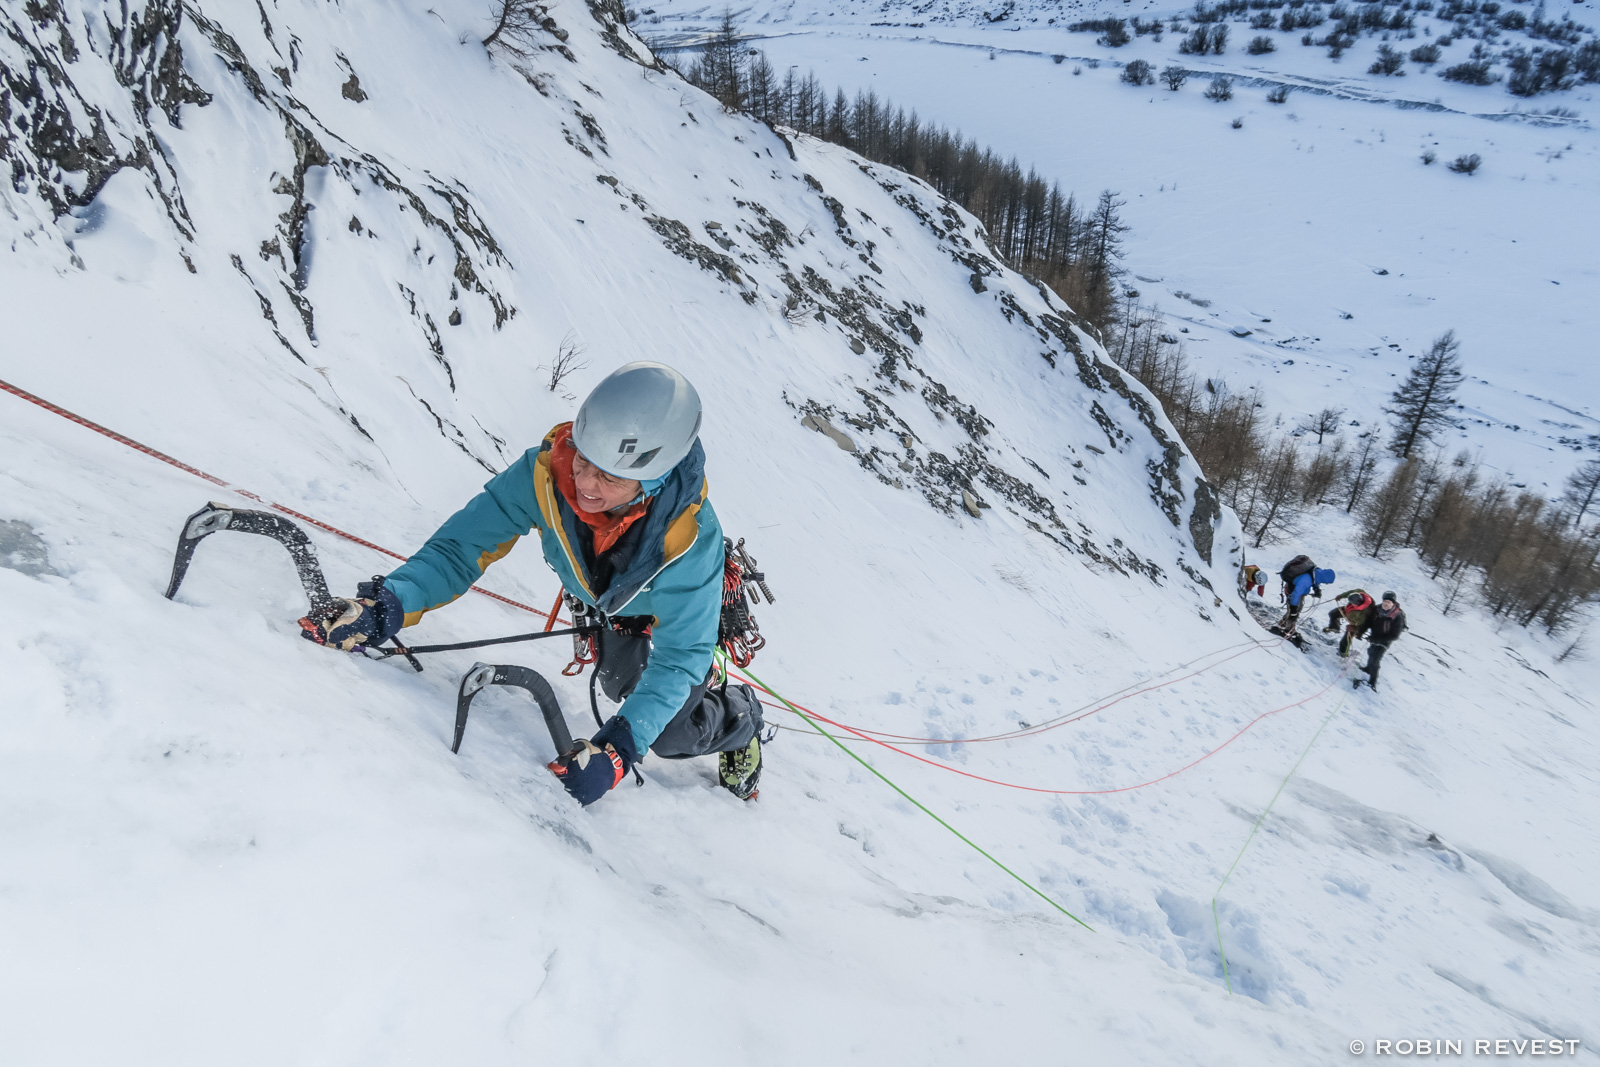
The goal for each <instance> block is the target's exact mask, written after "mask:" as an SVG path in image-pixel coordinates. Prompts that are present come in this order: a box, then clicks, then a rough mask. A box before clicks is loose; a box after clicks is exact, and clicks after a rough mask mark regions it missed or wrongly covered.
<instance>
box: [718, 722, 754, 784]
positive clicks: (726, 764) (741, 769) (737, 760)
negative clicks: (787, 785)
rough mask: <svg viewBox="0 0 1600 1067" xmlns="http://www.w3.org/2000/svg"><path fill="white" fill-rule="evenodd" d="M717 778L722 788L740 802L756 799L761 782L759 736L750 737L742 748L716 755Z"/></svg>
mask: <svg viewBox="0 0 1600 1067" xmlns="http://www.w3.org/2000/svg"><path fill="white" fill-rule="evenodd" d="M717 776H718V778H720V779H721V781H722V788H724V789H726V790H727V791H728V792H730V793H732V794H733V795H734V796H736V797H738V798H739V799H740V800H754V799H756V797H757V795H758V794H759V793H760V790H759V789H758V788H757V786H758V784H759V783H760V781H761V736H760V735H759V734H757V735H756V736H755V737H752V738H751V739H750V743H749V744H748V745H746V746H745V747H744V748H740V749H735V750H734V751H732V752H719V753H717Z"/></svg>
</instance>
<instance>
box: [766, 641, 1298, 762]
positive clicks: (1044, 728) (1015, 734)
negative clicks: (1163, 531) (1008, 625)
mask: <svg viewBox="0 0 1600 1067" xmlns="http://www.w3.org/2000/svg"><path fill="white" fill-rule="evenodd" d="M1282 643H1283V642H1282V641H1278V642H1267V643H1252V644H1251V646H1250V647H1249V648H1246V649H1244V650H1242V651H1239V652H1235V653H1234V654H1233V655H1231V656H1226V657H1224V658H1223V659H1219V660H1217V662H1215V663H1213V664H1210V665H1209V666H1205V667H1201V668H1200V669H1199V670H1196V671H1190V672H1189V673H1188V674H1184V675H1180V676H1178V677H1177V678H1169V679H1167V680H1166V681H1164V682H1157V683H1156V684H1154V685H1147V686H1145V687H1144V688H1142V689H1135V690H1133V691H1132V692H1127V693H1123V694H1122V695H1121V696H1117V697H1113V698H1111V699H1108V700H1107V701H1106V702H1105V703H1104V704H1101V705H1100V706H1099V707H1095V708H1091V709H1089V710H1088V711H1084V712H1081V713H1079V714H1068V715H1065V716H1063V717H1061V718H1059V719H1054V720H1051V721H1050V722H1044V723H1040V724H1039V725H1038V726H1030V727H1027V728H1026V729H1022V730H1012V731H1011V732H1009V733H1003V734H990V735H989V736H987V737H915V736H909V735H906V734H891V733H886V732H884V731H883V730H867V729H863V730H862V731H861V732H862V733H864V734H871V735H872V736H874V737H886V738H888V739H889V740H891V741H901V742H904V743H906V744H916V745H976V744H981V743H983V742H987V741H1014V740H1016V739H1017V738H1020V737H1032V736H1034V735H1035V734H1042V733H1046V732H1048V731H1050V730H1054V729H1056V728H1058V727H1061V726H1066V725H1068V724H1069V723H1075V722H1078V721H1079V720H1082V719H1087V718H1088V717H1089V716H1091V715H1098V714H1099V713H1100V712H1102V711H1105V710H1106V709H1107V708H1109V707H1112V706H1114V705H1116V704H1120V703H1122V702H1123V701H1124V700H1129V699H1131V698H1133V697H1136V696H1139V695H1140V694H1142V693H1153V692H1155V691H1156V690H1157V689H1165V688H1166V687H1167V686H1169V685H1177V684H1178V683H1179V682H1183V681H1188V680H1189V679H1190V678H1195V677H1198V676H1200V675H1202V674H1204V673H1206V672H1207V671H1210V670H1214V669H1216V668H1217V667H1220V666H1222V665H1223V664H1224V663H1227V662H1228V661H1229V660H1235V659H1238V658H1239V657H1240V656H1244V655H1248V654H1249V653H1251V652H1255V651H1257V650H1259V649H1264V648H1276V647H1277V646H1278V645H1281V644H1282ZM1221 651H1225V650H1221ZM1210 654H1211V655H1215V654H1216V653H1214V652H1213V653H1210ZM1198 658H1202V659H1203V658H1204V657H1198ZM1190 662H1191V663H1192V662H1194V660H1190ZM741 666H742V665H741ZM763 703H764V702H763ZM771 706H773V707H778V706H780V705H771ZM798 706H799V705H796V707H798ZM808 714H809V713H808Z"/></svg>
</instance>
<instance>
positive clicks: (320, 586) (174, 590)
mask: <svg viewBox="0 0 1600 1067" xmlns="http://www.w3.org/2000/svg"><path fill="white" fill-rule="evenodd" d="M222 530H232V531H234V532H235V533H250V534H260V535H261V536H263V537H270V538H272V539H273V540H274V541H276V542H278V543H279V544H280V545H282V546H283V547H284V548H286V549H288V550H289V556H290V558H291V559H293V560H294V569H295V573H296V574H298V575H299V576H300V585H301V586H302V587H303V588H304V589H305V591H306V598H307V599H308V600H310V602H311V610H310V611H308V612H307V615H308V616H309V617H311V618H321V617H324V616H326V615H328V614H329V613H334V614H337V612H338V610H339V609H338V608H337V607H335V601H334V598H333V597H332V596H331V595H330V594H329V593H328V582H327V580H326V579H325V578H323V576H322V564H321V563H319V562H317V549H316V546H315V545H313V544H312V543H311V539H310V538H308V537H307V536H306V533H305V531H304V530H302V529H300V527H298V526H296V525H295V524H294V523H292V522H290V521H289V520H288V519H285V518H280V517H279V516H277V515H273V514H272V513H270V512H266V511H250V510H247V509H244V508H230V507H228V506H226V505H224V504H218V503H216V502H215V501H213V502H212V503H209V504H207V505H206V506H205V507H203V508H201V509H200V510H199V511H197V512H195V513H194V514H193V515H190V516H189V517H188V519H186V520H185V521H184V524H183V532H182V533H180V534H179V535H178V551H177V554H176V555H175V556H174V557H173V559H172V580H171V581H169V582H168V583H167V593H166V597H167V599H168V600H171V599H172V598H173V597H175V596H177V595H178V586H180V585H182V584H183V576H184V575H185V574H186V573H188V570H189V561H190V560H191V559H192V558H194V550H195V548H196V547H197V546H198V545H199V544H200V542H201V541H203V540H205V539H206V538H207V537H209V536H211V535H212V534H214V533H218V532H220V531H222Z"/></svg>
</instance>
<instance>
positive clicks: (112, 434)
mask: <svg viewBox="0 0 1600 1067" xmlns="http://www.w3.org/2000/svg"><path fill="white" fill-rule="evenodd" d="M0 390H4V391H5V392H8V393H10V394H11V395H12V396H15V397H20V398H21V399H23V400H26V401H28V403H30V404H36V405H38V406H39V407H41V408H44V409H45V410H46V411H48V412H51V413H52V414H55V415H60V416H61V417H62V418H64V419H66V420H68V421H69V422H75V423H77V424H78V425H79V426H83V427H87V428H88V429H91V430H93V431H94V432H95V433H98V434H101V435H103V436H105V437H109V438H111V439H112V440H113V441H115V442H117V443H118V444H122V445H127V446H128V447H129V448H131V449H133V450H134V451H136V452H143V453H144V454H145V455H147V456H153V457H155V458H156V459H159V460H160V461H161V462H163V463H166V464H169V465H170V466H173V467H176V468H178V469H179V470H181V471H187V472H188V473H190V474H192V475H194V476H195V477H196V478H204V479H205V480H206V481H208V482H210V483H211V484H212V485H219V486H221V487H222V488H224V489H231V490H233V491H234V492H235V493H238V494H239V495H240V496H243V497H248V498H249V499H251V500H254V501H257V502H259V503H262V504H266V505H267V506H268V507H270V508H272V509H273V510H274V511H281V512H283V513H284V514H285V515H292V516H294V517H295V518H297V519H299V520H301V521H302V522H309V523H310V524H311V525H313V526H315V527H317V528H318V529H319V530H326V531H328V532H329V533H331V534H336V535H338V536H339V537H342V538H344V539H345V540H346V541H350V542H352V543H354V544H358V545H361V546H362V547H363V548H370V549H372V550H373V551H375V552H381V553H383V554H384V555H385V556H390V557H392V558H394V559H397V560H400V561H401V562H405V559H406V557H405V556H402V555H401V554H400V553H398V552H393V551H390V550H389V549H387V548H384V547H383V546H382V545H377V544H373V543H372V542H371V541H368V540H365V539H364V538H360V537H357V536H356V535H355V534H352V533H346V532H345V531H344V530H341V529H339V528H338V527H337V526H331V525H329V524H328V523H325V522H323V521H322V520H321V519H314V518H312V517H311V516H310V515H304V514H301V513H300V512H298V511H295V510H294V509H293V508H287V507H284V506H283V505H282V504H276V503H273V502H272V501H270V500H264V499H262V498H261V497H259V496H257V495H256V494H254V493H252V492H250V491H249V490H246V489H240V488H239V487H238V486H236V485H233V484H231V483H229V482H225V481H223V480H222V479H221V478H218V477H217V476H216V475H214V474H207V473H206V472H205V471H203V470H201V469H200V468H199V467H191V466H189V464H187V463H184V462H183V461H182V460H177V459H173V458H172V457H171V456H169V455H167V454H166V453H165V452H158V451H156V450H155V449H153V448H151V447H150V446H149V445H143V444H140V443H139V442H138V441H135V440H134V439H133V438H131V437H124V436H123V435H122V434H120V433H118V432H117V431H115V430H111V429H107V428H106V427H104V426H101V425H100V424H99V423H98V422H91V421H89V420H88V419H86V418H84V417H83V416H82V415H78V414H75V413H73V412H71V411H68V410H67V409H66V408H64V407H60V406H58V405H56V404H52V403H50V401H48V400H46V399H44V398H43V397H40V396H35V395H34V394H32V393H30V392H28V391H27V390H26V389H23V388H21V387H20V386H16V385H12V384H11V383H10V382H8V381H5V380H4V379H0ZM472 591H473V592H474V593H481V594H482V595H484V596H486V597H492V598H493V599H495V600H498V601H500V602H501V603H502V604H510V605H511V606H512V607H514V608H521V609H522V610H523V611H531V612H533V613H534V614H535V615H539V616H543V617H545V618H549V619H552V620H553V619H554V616H553V615H545V613H544V612H542V611H540V610H539V609H538V608H533V607H529V606H528V605H526V604H522V603H519V602H518V601H515V600H512V599H511V598H510V597H504V596H501V595H500V594H499V593H491V592H489V590H487V589H480V588H478V587H477V586H473V587H472Z"/></svg>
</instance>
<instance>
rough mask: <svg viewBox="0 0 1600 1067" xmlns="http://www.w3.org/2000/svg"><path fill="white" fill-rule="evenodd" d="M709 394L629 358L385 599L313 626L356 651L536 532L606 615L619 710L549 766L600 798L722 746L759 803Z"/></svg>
mask: <svg viewBox="0 0 1600 1067" xmlns="http://www.w3.org/2000/svg"><path fill="white" fill-rule="evenodd" d="M700 414H701V412H700V397H699V395H698V394H697V393H696V392H695V389H694V387H693V386H692V385H691V384H690V383H689V381H688V379H686V378H684V377H683V375H681V374H679V373H678V372H677V371H675V370H673V369H672V368H670V367H667V366H665V365H663V364H660V363H630V364H627V365H626V366H623V367H621V368H619V369H618V370H616V371H615V372H613V373H612V374H611V375H609V376H608V377H607V378H605V379H604V380H603V381H601V382H600V384H599V385H597V386H596V387H595V389H594V391H593V392H591V393H590V394H589V396H588V398H587V399H585V400H584V402H583V405H582V406H581V407H580V408H579V410H578V417H577V419H576V420H575V421H574V422H571V423H562V424H560V425H558V426H556V427H555V428H554V429H552V430H551V431H550V432H549V433H548V434H547V435H546V436H545V439H544V441H543V442H542V443H541V444H540V445H539V447H538V448H534V449H529V450H528V451H527V452H526V453H524V454H523V455H522V457H521V458H520V459H518V460H517V461H516V462H515V463H513V464H512V465H511V466H510V467H508V468H507V469H506V470H505V471H504V472H502V473H501V474H498V475H496V476H495V477H494V478H492V479H490V480H489V482H488V483H487V484H486V485H485V486H484V489H483V492H481V493H479V494H478V495H477V496H476V497H474V498H473V499H472V500H471V501H469V502H468V503H467V505H466V507H464V508H462V509H461V510H460V511H458V512H456V513H455V514H454V515H453V516H451V517H450V518H449V519H448V520H446V522H445V524H444V525H443V526H441V527H439V530H438V532H436V533H435V534H434V535H433V536H432V537H431V538H429V539H428V542H427V543H426V544H425V545H423V546H422V548H420V549H418V550H417V552H416V553H415V554H414V555H413V556H412V557H411V558H410V559H409V560H408V561H407V562H406V563H404V564H403V565H401V566H400V567H398V568H396V569H395V570H394V572H393V573H391V574H390V575H389V576H388V577H387V578H386V579H385V580H384V581H383V583H382V584H381V587H380V589H379V590H378V591H377V592H378V595H377V596H376V597H373V596H372V595H371V586H370V583H363V588H362V590H360V591H359V594H358V597H357V598H356V599H354V600H350V601H347V602H346V603H347V605H348V608H347V610H346V612H345V613H344V614H343V615H342V616H340V617H339V618H337V619H333V620H330V621H328V622H327V623H325V624H323V626H322V627H321V628H320V634H319V633H318V632H308V636H309V637H311V638H312V639H313V640H317V639H318V638H319V636H320V639H321V640H322V642H323V643H325V644H331V645H335V646H336V647H340V648H345V649H347V650H348V649H351V648H353V647H355V646H356V645H360V644H367V643H372V644H376V643H379V642H381V641H384V640H387V639H389V638H390V637H392V636H393V635H394V634H395V633H396V632H398V631H399V629H400V628H401V626H410V625H413V624H415V623H416V622H417V621H418V620H419V619H420V618H421V617H422V616H423V614H424V613H426V612H428V611H431V610H433V609H434V608H438V607H442V606H444V605H445V604H448V603H450V602H451V601H453V600H455V599H456V598H457V597H459V596H461V595H462V594H463V593H465V592H466V591H467V589H468V587H470V586H471V585H472V583H473V582H474V581H476V580H477V579H478V577H479V576H480V575H481V574H482V573H483V572H484V571H485V570H487V569H488V567H489V565H490V564H492V563H494V562H495V561H496V560H498V559H500V558H502V557H503V556H505V555H506V554H507V553H508V552H510V551H511V549H512V547H513V546H514V545H515V544H516V543H517V540H518V539H519V538H520V537H522V536H523V535H524V534H527V533H530V532H531V531H533V530H538V531H539V543H540V546H541V548H542V549H543V551H544V558H545V562H546V563H548V564H549V565H550V568H551V569H552V570H554V571H555V572H556V576H557V577H558V578H559V579H560V580H561V585H562V587H563V588H564V589H565V590H566V591H567V592H568V593H569V594H571V595H573V596H575V597H577V598H578V599H579V600H581V601H583V602H584V603H585V604H588V605H591V606H593V607H595V608H598V609H599V611H600V612H601V614H602V616H603V623H606V624H608V625H604V627H603V629H602V631H601V633H600V635H599V662H598V663H597V665H596V668H595V669H596V672H597V676H598V681H599V682H600V684H601V685H602V686H603V688H604V689H605V692H606V695H607V696H609V697H611V698H612V699H613V700H620V701H622V707H621V709H620V710H619V711H618V713H617V714H616V715H614V716H612V718H611V719H610V720H609V721H607V722H606V723H605V725H604V726H602V727H601V728H600V731H599V732H598V733H596V734H595V735H594V737H593V738H592V739H591V740H590V741H587V742H581V743H580V744H579V745H578V746H576V747H575V751H574V753H572V754H566V753H563V754H558V755H562V756H567V755H573V756H575V758H572V759H570V760H557V761H556V762H555V763H552V764H551V765H550V769H551V770H552V771H553V772H554V773H555V774H556V775H557V777H559V778H560V779H561V783H562V785H563V786H565V787H566V789H567V791H568V792H569V793H571V794H572V795H573V796H574V797H576V798H577V799H578V800H579V801H580V802H581V803H583V804H592V803H594V801H596V800H598V799H599V798H600V797H601V796H603V795H605V793H606V792H607V791H609V790H610V789H612V788H613V787H614V786H616V784H617V783H618V782H620V781H622V779H623V778H624V777H625V776H626V775H627V773H628V771H629V770H630V769H632V767H633V765H634V764H635V763H637V762H638V761H639V758H640V756H641V755H642V754H643V753H644V752H645V750H646V749H650V750H652V751H654V752H655V753H656V755H658V756H661V757H663V758H666V759H684V758H688V757H690V756H698V755H706V754H709V753H712V752H717V753H720V754H721V755H720V759H719V764H720V767H719V770H720V774H721V779H722V784H723V785H724V786H725V787H727V788H728V789H729V790H730V791H731V792H733V793H734V794H735V795H737V796H740V797H741V798H744V799H750V798H752V797H754V796H755V793H756V786H757V783H758V781H759V777H760V766H761V743H760V732H761V726H762V721H761V706H760V704H759V702H758V701H756V700H755V699H754V695H753V694H751V693H749V692H748V691H747V690H745V691H743V692H740V691H739V690H743V689H744V687H737V686H735V687H729V689H728V690H726V691H724V692H717V691H709V692H708V689H709V686H710V681H711V676H712V669H711V667H712V653H713V651H714V649H715V648H716V643H717V626H718V622H719V619H720V616H721V609H722V582H723V567H724V550H723V539H722V528H721V526H720V525H719V524H718V522H717V516H716V512H715V511H714V510H713V509H712V507H711V501H710V499H709V496H708V490H707V484H706V480H705V475H704V471H705V452H704V450H703V449H702V448H701V447H700V441H699V431H700Z"/></svg>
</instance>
